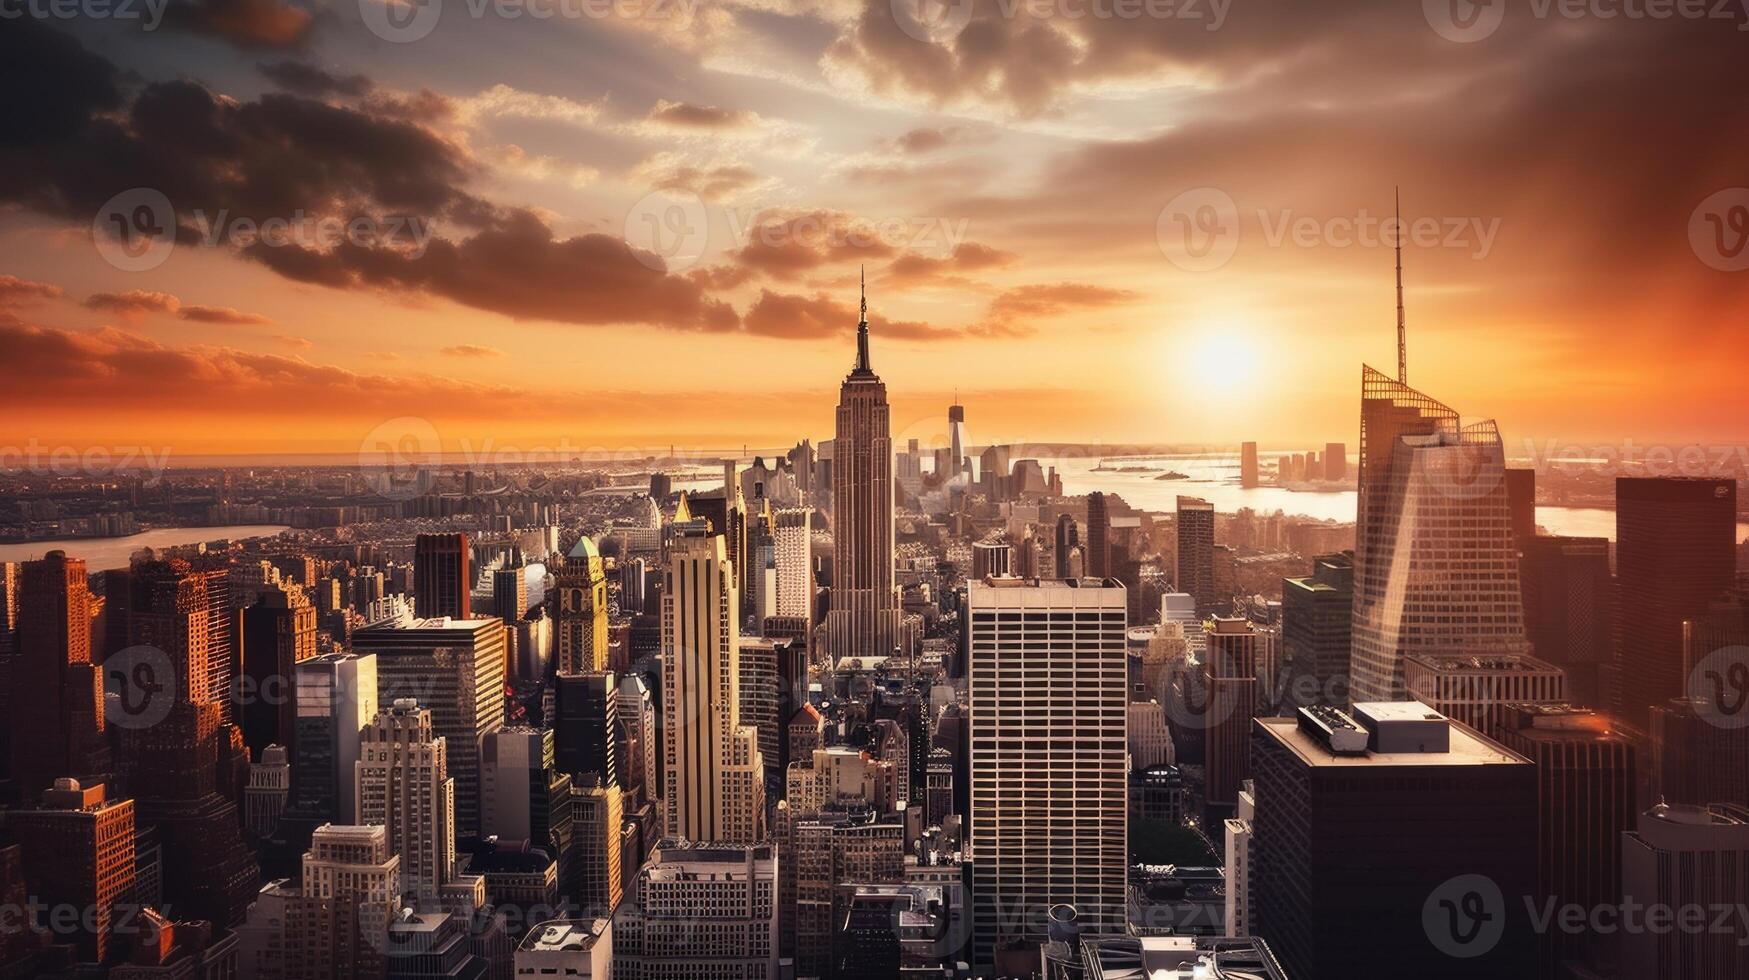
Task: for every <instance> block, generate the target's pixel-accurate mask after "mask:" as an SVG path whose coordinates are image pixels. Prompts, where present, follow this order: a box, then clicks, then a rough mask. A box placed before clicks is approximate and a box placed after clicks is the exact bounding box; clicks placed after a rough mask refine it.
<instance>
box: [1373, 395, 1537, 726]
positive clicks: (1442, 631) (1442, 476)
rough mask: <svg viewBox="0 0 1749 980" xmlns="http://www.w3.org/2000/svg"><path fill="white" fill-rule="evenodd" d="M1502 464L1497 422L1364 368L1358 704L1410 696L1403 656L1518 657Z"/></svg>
mask: <svg viewBox="0 0 1749 980" xmlns="http://www.w3.org/2000/svg"><path fill="white" fill-rule="evenodd" d="M1505 465H1506V462H1505V448H1504V445H1503V444H1502V443H1501V440H1500V433H1499V430H1498V429H1497V428H1496V427H1495V426H1494V423H1493V422H1478V423H1475V424H1473V425H1468V426H1461V425H1460V424H1459V422H1458V415H1457V412H1455V411H1453V410H1452V409H1450V408H1448V407H1446V406H1445V405H1442V404H1440V403H1439V402H1436V401H1434V400H1433V399H1431V398H1429V397H1427V396H1426V395H1423V394H1422V393H1420V392H1418V391H1416V390H1414V389H1413V388H1410V387H1409V386H1408V385H1406V384H1403V383H1402V382H1400V381H1393V380H1391V379H1390V378H1387V377H1385V376H1384V375H1382V374H1380V373H1379V372H1377V371H1375V370H1373V369H1372V368H1370V367H1364V368H1362V377H1361V428H1360V494H1359V501H1358V511H1357V527H1356V529H1355V535H1356V543H1355V555H1354V582H1355V587H1354V636H1353V639H1354V655H1353V671H1354V685H1353V688H1354V689H1353V695H1352V696H1353V698H1354V700H1355V701H1392V700H1401V699H1403V698H1404V697H1406V696H1407V694H1406V691H1405V689H1404V685H1403V658H1404V657H1405V656H1406V655H1408V654H1412V653H1430V654H1446V653H1450V654H1457V653H1462V654H1471V655H1493V654H1521V653H1524V652H1525V651H1526V649H1527V644H1526V643H1525V640H1524V621H1523V606H1522V596H1521V595H1520V592H1519V584H1518V549H1517V547H1516V543H1515V542H1514V540H1513V536H1512V519H1511V509H1510V507H1509V504H1508V500H1507V495H1506V484H1505V481H1504V479H1502V477H1501V473H1502V471H1503V470H1504V469H1505Z"/></svg>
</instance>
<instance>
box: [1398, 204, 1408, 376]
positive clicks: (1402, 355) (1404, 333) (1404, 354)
mask: <svg viewBox="0 0 1749 980" xmlns="http://www.w3.org/2000/svg"><path fill="white" fill-rule="evenodd" d="M1395 231H1396V233H1397V382H1398V383H1399V384H1408V383H1409V335H1408V329H1407V327H1406V325H1405V322H1404V318H1403V189H1402V188H1401V187H1399V188H1397V221H1396V228H1395Z"/></svg>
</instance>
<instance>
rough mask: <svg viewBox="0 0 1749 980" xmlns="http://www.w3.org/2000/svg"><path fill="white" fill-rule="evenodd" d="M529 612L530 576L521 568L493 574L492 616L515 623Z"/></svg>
mask: <svg viewBox="0 0 1749 980" xmlns="http://www.w3.org/2000/svg"><path fill="white" fill-rule="evenodd" d="M527 611H528V575H527V574H526V572H525V570H524V569H521V568H500V569H498V570H496V571H494V572H493V573H492V615H494V616H497V617H498V618H499V619H502V620H504V621H505V622H506V623H514V622H516V621H517V620H519V619H521V618H522V614H523V613H525V612H527Z"/></svg>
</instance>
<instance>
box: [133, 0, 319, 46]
mask: <svg viewBox="0 0 1749 980" xmlns="http://www.w3.org/2000/svg"><path fill="white" fill-rule="evenodd" d="M313 20H314V18H313V17H312V15H311V14H310V12H309V11H308V10H304V9H302V8H300V7H295V6H292V5H290V4H286V3H281V2H280V0H179V2H177V3H174V4H172V5H171V6H170V8H169V10H168V11H167V12H166V15H165V22H166V23H167V24H170V25H171V26H174V27H180V28H182V29H183V30H187V31H192V32H194V33H196V34H209V35H212V36H213V37H220V38H224V39H225V40H227V41H230V42H231V43H232V44H235V45H238V46H239V47H245V48H289V47H294V46H296V45H298V44H300V43H302V42H303V40H304V38H305V37H306V36H307V35H308V34H309V31H310V24H311V22H312V21H313Z"/></svg>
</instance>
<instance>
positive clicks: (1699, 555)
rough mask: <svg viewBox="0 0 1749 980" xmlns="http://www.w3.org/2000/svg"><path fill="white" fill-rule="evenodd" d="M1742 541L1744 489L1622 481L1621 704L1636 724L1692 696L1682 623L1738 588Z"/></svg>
mask: <svg viewBox="0 0 1749 980" xmlns="http://www.w3.org/2000/svg"><path fill="white" fill-rule="evenodd" d="M1736 534H1737V484H1736V481H1735V480H1731V479H1711V478H1707V479H1701V478H1678V477H1669V478H1662V477H1660V478H1640V477H1618V478H1616V481H1615V570H1616V608H1615V629H1616V674H1617V682H1616V685H1615V690H1614V692H1613V695H1614V698H1613V700H1614V707H1615V709H1616V711H1617V713H1618V714H1620V715H1621V717H1622V718H1624V719H1625V720H1627V721H1628V722H1629V723H1630V724H1634V725H1637V726H1644V725H1646V724H1647V720H1648V716H1649V711H1650V706H1651V705H1654V704H1663V703H1665V702H1667V701H1669V700H1671V699H1672V698H1679V697H1682V696H1683V695H1684V694H1685V688H1686V685H1687V682H1688V678H1687V677H1686V676H1685V675H1684V672H1683V663H1682V623H1683V621H1685V620H1691V619H1696V618H1699V617H1700V616H1701V615H1702V614H1703V613H1705V611H1706V609H1707V607H1708V605H1709V604H1710V603H1712V602H1713V601H1714V600H1715V599H1718V598H1719V597H1720V596H1722V595H1724V594H1725V592H1726V591H1728V590H1729V589H1730V588H1731V587H1732V585H1733V584H1734V580H1735V576H1736V571H1737V552H1736V540H1737V539H1736Z"/></svg>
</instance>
